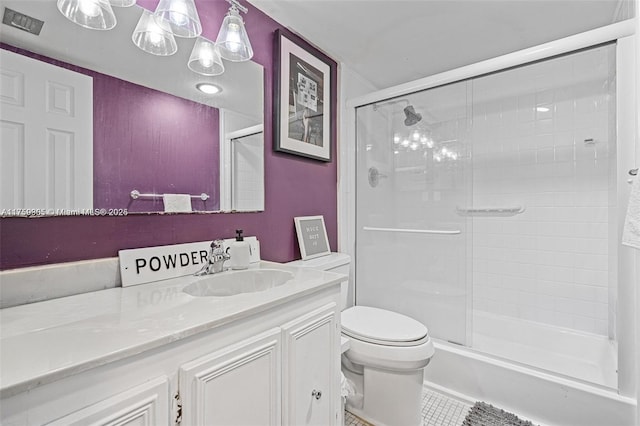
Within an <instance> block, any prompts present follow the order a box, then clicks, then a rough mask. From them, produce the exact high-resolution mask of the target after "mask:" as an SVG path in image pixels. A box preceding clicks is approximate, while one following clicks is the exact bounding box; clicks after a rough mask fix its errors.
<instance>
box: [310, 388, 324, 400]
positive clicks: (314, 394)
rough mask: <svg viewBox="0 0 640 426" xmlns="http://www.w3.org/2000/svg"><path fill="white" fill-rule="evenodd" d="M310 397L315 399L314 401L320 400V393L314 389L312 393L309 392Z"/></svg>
mask: <svg viewBox="0 0 640 426" xmlns="http://www.w3.org/2000/svg"><path fill="white" fill-rule="evenodd" d="M311 396H313V397H315V398H316V399H320V398H322V392H321V391H317V390H315V389H314V390H313V392H311Z"/></svg>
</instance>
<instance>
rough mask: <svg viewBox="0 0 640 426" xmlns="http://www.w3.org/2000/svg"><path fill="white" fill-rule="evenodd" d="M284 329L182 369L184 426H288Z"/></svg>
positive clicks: (181, 394) (202, 358)
mask: <svg viewBox="0 0 640 426" xmlns="http://www.w3.org/2000/svg"><path fill="white" fill-rule="evenodd" d="M281 340H282V339H281V332H280V328H274V329H271V330H269V331H267V332H265V333H262V334H259V335H258V336H255V337H252V338H249V339H246V340H243V341H242V342H239V343H237V344H235V345H231V346H229V347H228V348H225V349H222V350H220V351H217V352H214V353H213V354H210V355H206V356H204V357H201V358H198V359H195V360H193V361H191V362H189V363H187V364H185V365H183V366H182V367H180V396H181V399H182V424H183V425H225V426H227V425H228V426H232V425H264V426H276V425H280V424H282V422H281V416H280V401H281V400H282V386H281V375H282V368H281V365H282V361H281V358H282V357H281V348H282V345H281Z"/></svg>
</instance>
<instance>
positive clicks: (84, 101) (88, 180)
mask: <svg viewBox="0 0 640 426" xmlns="http://www.w3.org/2000/svg"><path fill="white" fill-rule="evenodd" d="M0 73H1V74H2V88H1V89H0V123H1V126H0V127H1V129H2V138H1V139H2V143H1V144H0V177H1V182H2V184H1V186H0V208H1V209H8V210H9V211H11V210H13V209H36V210H44V209H47V210H51V213H53V212H54V211H56V210H60V209H67V210H71V209H91V208H92V206H93V167H92V166H93V108H92V105H93V81H92V79H91V77H88V76H86V75H82V74H79V73H76V72H73V71H69V70H66V69H63V68H59V67H56V66H53V65H49V64H47V63H44V62H40V61H36V60H34V59H31V58H27V57H25V56H22V55H18V54H15V53H13V52H8V51H4V50H2V51H0ZM54 209H55V210H54Z"/></svg>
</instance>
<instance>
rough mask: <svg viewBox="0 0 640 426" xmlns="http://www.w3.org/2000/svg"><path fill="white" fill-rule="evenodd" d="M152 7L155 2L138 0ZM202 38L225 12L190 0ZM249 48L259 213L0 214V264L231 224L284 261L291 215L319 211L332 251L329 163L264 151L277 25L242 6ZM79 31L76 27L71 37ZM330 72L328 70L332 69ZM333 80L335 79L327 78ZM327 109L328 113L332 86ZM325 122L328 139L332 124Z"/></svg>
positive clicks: (81, 255)
mask: <svg viewBox="0 0 640 426" xmlns="http://www.w3.org/2000/svg"><path fill="white" fill-rule="evenodd" d="M139 3H140V4H141V5H143V6H144V7H147V8H149V9H152V8H154V7H155V4H157V0H139ZM196 4H197V6H198V12H199V14H200V19H201V21H202V23H203V28H204V33H203V36H204V37H207V38H210V39H211V38H213V39H214V40H215V37H216V35H217V31H218V29H219V28H220V24H221V22H222V19H223V17H224V14H225V13H226V11H227V9H228V5H229V4H228V3H227V2H225V1H204V0H196ZM244 4H245V5H246V6H248V7H249V13H248V14H247V15H245V16H244V18H245V23H246V26H247V31H248V33H249V38H250V39H251V43H252V46H253V50H254V52H255V56H254V58H253V60H254V61H255V62H257V63H259V64H260V65H262V66H263V67H264V70H265V97H264V101H265V102H264V111H265V121H264V127H265V132H264V134H265V174H266V182H265V211H264V212H261V213H233V214H166V215H158V214H154V215H143V214H140V215H129V216H126V217H51V218H34V219H28V218H5V219H0V269H11V268H18V267H24V266H31V265H42V264H47V263H57V262H69V261H76V260H83V259H96V258H101V257H111V256H117V254H118V250H121V249H127V248H136V247H149V246H156V245H165V244H178V243H184V242H190V241H205V240H212V239H214V238H220V237H225V238H228V237H232V236H233V235H234V232H233V231H234V229H235V228H242V229H244V230H245V235H256V236H257V237H258V239H259V240H260V243H261V249H262V258H263V259H266V260H273V261H276V262H286V261H290V260H294V259H297V258H299V257H300V253H299V250H298V244H297V241H296V236H295V228H294V225H293V218H294V216H304V215H319V214H321V215H324V218H325V223H326V225H327V234H328V235H329V243H330V245H331V249H332V250H334V251H335V250H336V249H337V190H336V186H337V161H336V158H337V157H336V152H337V151H336V146H335V145H334V146H332V148H331V149H332V158H333V159H334V160H333V161H332V162H331V163H323V162H319V161H314V160H310V159H305V158H302V157H297V156H292V155H288V154H283V153H276V152H274V151H273V150H272V146H273V139H272V131H273V128H272V96H273V86H272V79H273V63H272V62H273V34H274V31H275V30H276V29H277V28H282V26H280V25H279V24H278V23H277V22H275V21H274V20H272V19H271V18H269V17H268V16H266V15H265V14H264V13H262V12H261V11H259V10H258V9H256V8H255V7H253V6H252V5H251V4H248V3H246V2H245V3H244ZM81 31H89V30H84V29H82V28H80V27H78V34H79V35H81ZM334 69H335V68H334ZM332 78H333V79H334V81H336V78H337V76H336V75H335V72H334V73H333V75H332ZM331 96H332V99H333V102H332V104H331V108H332V110H333V111H336V107H337V103H336V100H337V96H338V94H337V90H336V88H335V87H334V88H332V91H331ZM333 124H334V125H332V133H333V135H334V137H335V138H337V134H336V126H335V123H333Z"/></svg>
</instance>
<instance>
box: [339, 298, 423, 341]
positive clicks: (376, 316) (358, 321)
mask: <svg viewBox="0 0 640 426" xmlns="http://www.w3.org/2000/svg"><path fill="white" fill-rule="evenodd" d="M341 322H342V332H343V333H344V334H346V335H347V336H350V337H353V338H354V339H358V340H363V341H365V342H370V343H376V344H381V345H387V346H415V345H419V344H421V343H423V342H425V341H426V340H427V339H428V333H429V330H427V327H425V326H424V324H422V323H420V322H418V321H416V320H414V319H413V318H409V317H408V316H405V315H402V314H399V313H397V312H391V311H387V310H385V309H378V308H371V307H369V306H354V307H352V308H349V309H346V310H344V311H343V312H342V316H341Z"/></svg>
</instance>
